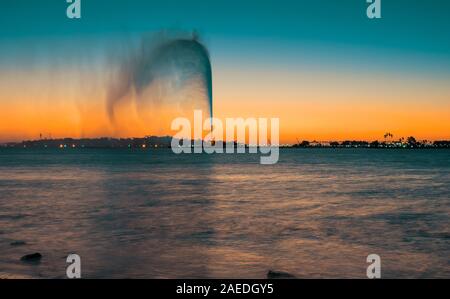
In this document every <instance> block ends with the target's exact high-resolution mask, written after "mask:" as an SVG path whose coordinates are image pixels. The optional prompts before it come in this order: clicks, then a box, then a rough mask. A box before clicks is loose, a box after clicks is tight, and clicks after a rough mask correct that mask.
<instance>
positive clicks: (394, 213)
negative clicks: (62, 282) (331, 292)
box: [0, 149, 450, 278]
mask: <svg viewBox="0 0 450 299" xmlns="http://www.w3.org/2000/svg"><path fill="white" fill-rule="evenodd" d="M449 194H450V151H448V150H432V149H430V150H401V149H399V150H394V149H393V150H374V149H372V150H370V149H282V150H281V153H280V161H279V163H278V164H276V165H272V166H268V165H260V164H259V156H258V155H248V154H245V155H242V154H240V155H238V154H235V155H206V154H202V155H175V154H172V152H171V151H170V150H164V149H159V150H136V149H123V150H119V149H117V150H94V149H64V150H57V149H46V150H33V149H23V150H19V149H0V273H8V274H9V275H23V276H29V277H36V278H38V277H44V278H55V277H65V268H66V266H67V264H66V261H65V258H66V256H67V255H68V254H69V253H77V254H79V255H80V256H81V259H82V276H83V277H84V278H110V277H112V278H264V277H265V275H266V273H267V271H268V270H269V269H275V270H281V271H287V272H290V273H292V274H294V275H296V276H297V277H300V278H309V277H326V278H337V277H343V278H353V277H355V278H364V277H366V276H365V275H366V267H367V265H368V264H367V263H366V257H367V255H369V254H371V253H376V254H378V255H380V256H381V259H382V276H383V277H384V278H397V277H398V278H400V277H408V278H409V277H418V278H431V277H443V278H450V261H449V256H450V225H449V224H450V223H449V215H450V195H449ZM19 240H20V241H25V242H26V244H25V245H22V246H11V245H10V243H11V242H14V241H19ZM33 252H40V253H41V254H42V255H43V258H42V260H41V262H40V263H38V264H26V263H23V262H21V261H20V257H21V256H22V255H25V254H28V253H33Z"/></svg>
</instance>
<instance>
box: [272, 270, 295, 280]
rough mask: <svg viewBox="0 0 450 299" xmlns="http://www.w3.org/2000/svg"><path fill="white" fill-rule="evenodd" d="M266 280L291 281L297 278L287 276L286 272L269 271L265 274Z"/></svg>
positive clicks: (290, 275)
mask: <svg viewBox="0 0 450 299" xmlns="http://www.w3.org/2000/svg"><path fill="white" fill-rule="evenodd" d="M267 278H268V279H293V278H297V277H295V276H294V275H292V274H289V273H287V272H282V271H273V270H269V272H267Z"/></svg>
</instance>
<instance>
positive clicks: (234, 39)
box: [0, 0, 450, 143]
mask: <svg viewBox="0 0 450 299" xmlns="http://www.w3.org/2000/svg"><path fill="white" fill-rule="evenodd" d="M66 7H67V4H66V1H63V0H61V1H45V0H40V1H24V0H20V1H12V0H6V1H2V3H1V4H0V8H1V10H0V13H1V18H0V28H1V29H0V142H6V141H16V140H22V139H37V138H39V134H41V133H42V134H43V135H44V136H50V134H51V136H52V137H54V138H55V137H97V136H115V137H125V136H133V137H141V136H144V135H150V134H155V135H163V134H170V127H168V126H167V125H166V124H162V123H159V122H156V121H153V122H152V123H151V125H149V123H147V122H145V121H142V119H140V118H139V117H137V112H136V111H135V110H136V107H134V106H133V105H124V107H121V108H120V109H121V113H120V114H119V118H118V121H117V123H116V124H114V125H112V124H111V123H110V121H109V120H108V117H107V112H106V110H105V97H106V92H107V91H106V88H107V87H106V86H105V82H108V79H109V76H110V74H111V71H112V70H114V69H117V67H118V65H117V63H116V61H117V60H116V59H115V58H116V57H117V56H120V55H121V54H120V53H123V52H124V51H127V48H128V47H131V45H134V44H135V43H136V40H139V38H140V37H141V36H143V35H146V34H149V33H152V32H158V31H161V30H175V31H192V30H195V31H197V32H199V34H200V37H201V40H202V41H203V42H204V44H205V45H206V46H207V47H208V49H209V51H210V55H211V63H212V67H213V95H214V99H213V103H214V104H213V106H214V113H215V116H216V117H218V118H225V117H279V118H280V125H281V128H280V137H281V142H283V143H292V142H295V141H296V138H298V139H300V140H304V139H309V140H313V139H316V140H344V139H366V140H374V139H380V140H381V139H382V138H383V135H384V133H385V132H391V133H393V134H394V138H395V139H397V138H400V137H408V136H411V135H413V136H415V137H416V138H418V139H430V140H438V139H450V2H449V1H444V0H434V1H407V0H389V1H382V16H383V18H382V19H380V20H369V19H368V18H367V16H366V7H367V4H366V1H365V0H348V1H338V0H304V1H301V0H295V1H294V0H292V1H289V0H277V1H275V0H258V1H256V0H245V1H243V0H227V1H224V0H214V1H200V0H193V1H192V0H191V1H187V0H178V1H176V0H164V1H163V0H155V1H150V0H148V1H144V0H142V1H139V0H129V1H115V0H109V1H108V0H82V19H81V20H70V19H68V18H67V17H66V14H65V11H66ZM155 119H156V118H155Z"/></svg>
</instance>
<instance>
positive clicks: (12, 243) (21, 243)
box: [9, 241, 27, 246]
mask: <svg viewBox="0 0 450 299" xmlns="http://www.w3.org/2000/svg"><path fill="white" fill-rule="evenodd" d="M26 244H27V243H26V242H25V241H14V242H11V243H9V245H11V246H23V245H26Z"/></svg>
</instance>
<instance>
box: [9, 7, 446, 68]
mask: <svg viewBox="0 0 450 299" xmlns="http://www.w3.org/2000/svg"><path fill="white" fill-rule="evenodd" d="M66 7H67V4H66V3H65V1H64V0H39V1H28V0H4V1H2V4H1V14H2V16H1V18H0V27H1V28H2V29H1V31H0V41H1V42H2V43H5V42H9V43H11V42H14V41H15V40H17V39H23V38H31V39H48V38H63V37H64V38H68V37H82V36H100V37H106V36H118V35H124V34H135V33H142V32H149V31H155V30H159V29H162V28H175V29H185V30H191V29H196V30H198V31H199V32H200V33H201V34H202V35H203V36H204V38H205V39H206V40H211V41H214V40H219V41H227V40H236V41H240V40H244V41H247V42H248V41H252V40H265V41H267V45H266V47H270V46H272V45H275V46H276V43H280V42H282V43H285V45H292V46H295V45H296V44H298V43H302V44H305V43H306V44H329V45H337V46H345V47H355V48H367V49H375V50H377V49H380V50H383V51H393V52H399V51H402V52H410V53H416V54H420V55H436V56H439V57H441V58H443V59H445V60H450V38H449V36H450V2H449V1H444V0H433V1H407V0H388V1H387V0H384V1H382V15H383V19H382V20H369V19H368V18H367V17H366V15H365V9H366V7H367V4H366V1H364V0H344V1H338V0H276V1H275V0H244V1H242V0H227V1H224V0H212V1H211V0H210V1H205V0H191V1H186V0H164V1H161V0H158V1H152V0H128V1H123V0H84V1H82V16H83V17H82V19H81V20H69V19H67V18H66V16H65V9H66ZM270 40H271V41H272V43H270V42H269V41H270ZM228 46H229V47H232V42H230V43H228Z"/></svg>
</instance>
